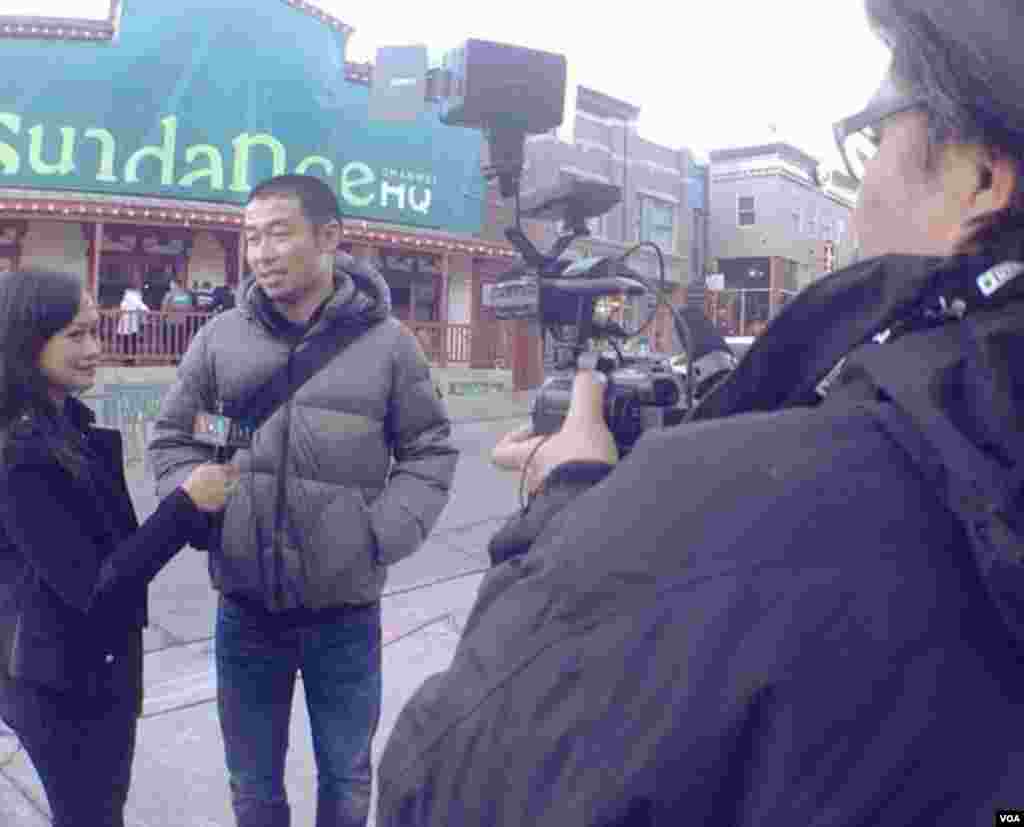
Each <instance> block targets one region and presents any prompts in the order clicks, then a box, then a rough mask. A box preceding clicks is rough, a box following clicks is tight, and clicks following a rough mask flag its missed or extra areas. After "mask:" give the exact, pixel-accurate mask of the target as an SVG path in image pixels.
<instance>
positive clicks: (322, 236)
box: [317, 219, 341, 255]
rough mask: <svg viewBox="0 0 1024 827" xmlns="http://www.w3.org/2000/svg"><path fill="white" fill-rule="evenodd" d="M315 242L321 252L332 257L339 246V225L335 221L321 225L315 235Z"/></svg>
mask: <svg viewBox="0 0 1024 827" xmlns="http://www.w3.org/2000/svg"><path fill="white" fill-rule="evenodd" d="M317 241H318V243H319V245H320V250H321V251H322V252H324V253H331V254H332V255H333V254H334V253H336V252H337V250H338V245H339V244H341V223H340V222H339V221H338V220H337V219H331V220H330V221H328V222H327V223H326V224H323V225H322V226H321V227H320V229H319V231H318V233H317Z"/></svg>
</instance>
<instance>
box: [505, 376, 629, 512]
mask: <svg viewBox="0 0 1024 827" xmlns="http://www.w3.org/2000/svg"><path fill="white" fill-rule="evenodd" d="M606 384H607V380H606V379H605V377H604V375H603V374H601V373H598V372H597V371H593V370H582V371H578V372H577V374H576V377H575V379H574V380H573V385H572V400H571V401H570V403H569V412H568V413H567V414H566V417H565V422H563V423H562V428H561V430H559V431H558V433H556V434H553V435H551V436H550V437H544V436H534V435H533V432H532V430H531V429H530V427H529V426H526V427H525V428H520V429H519V430H518V431H513V432H512V433H510V434H506V435H505V437H503V438H502V440H501V441H500V442H499V443H498V444H497V445H496V446H495V447H494V450H493V451H492V452H491V461H492V462H493V463H494V464H495V465H496V466H498V467H499V468H506V469H508V470H512V471H521V470H522V469H523V468H524V467H525V466H526V463H527V462H529V467H528V468H527V470H526V487H527V490H528V491H530V492H531V493H533V492H534V491H536V490H537V489H538V488H539V487H540V485H541V483H543V482H544V480H545V479H546V478H547V475H548V474H550V473H551V471H553V470H554V469H555V468H556V467H557V466H559V465H561V464H562V463H565V462H579V461H582V460H587V461H597V462H607V463H609V464H613V465H614V464H615V463H616V462H618V460H619V449H618V448H617V447H616V445H615V437H613V436H612V432H611V431H609V430H608V425H607V424H606V423H605V421H604V391H605V385H606ZM541 443H543V444H541ZM538 445H540V447H539V448H538V447H537V446H538ZM535 450H536V453H534V451H535ZM531 454H533V458H532V459H531V458H530V456H531Z"/></svg>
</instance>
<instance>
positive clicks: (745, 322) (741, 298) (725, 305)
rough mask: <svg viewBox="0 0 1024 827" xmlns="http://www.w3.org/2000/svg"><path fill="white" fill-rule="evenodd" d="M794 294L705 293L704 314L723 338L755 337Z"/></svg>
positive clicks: (780, 292) (725, 291)
mask: <svg viewBox="0 0 1024 827" xmlns="http://www.w3.org/2000/svg"><path fill="white" fill-rule="evenodd" d="M795 295H796V293H795V292H794V291H792V290H769V289H763V288H762V289H751V290H709V291H708V292H706V293H705V294H704V312H705V313H706V314H707V317H708V318H709V319H710V320H711V321H712V323H713V324H714V325H715V327H717V328H718V330H719V331H720V332H721V333H722V335H723V336H757V335H759V334H760V333H761V332H762V331H763V330H764V329H765V328H766V327H767V326H768V322H769V321H771V320H772V319H773V318H775V315H776V314H777V313H778V312H779V310H781V309H782V307H783V306H784V305H785V304H786V302H788V301H789V300H790V299H791V298H793V296H795Z"/></svg>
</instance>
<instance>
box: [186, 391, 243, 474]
mask: <svg viewBox="0 0 1024 827" xmlns="http://www.w3.org/2000/svg"><path fill="white" fill-rule="evenodd" d="M221 409H222V410H223V405H222V406H221ZM192 436H193V438H194V439H195V440H196V441H197V442H202V443H204V444H206V445H212V446H213V448H214V458H215V460H216V461H217V462H220V463H223V462H227V461H228V460H229V459H230V458H231V455H232V454H233V453H234V452H235V451H237V450H238V449H240V448H248V447H249V446H250V445H252V431H251V430H250V429H249V428H247V427H245V426H244V425H243V424H242V423H240V422H238V421H237V420H234V419H232V418H231V417H229V416H225V415H224V414H223V413H211V412H209V411H200V412H199V413H197V414H196V417H195V419H194V420H193V422H192Z"/></svg>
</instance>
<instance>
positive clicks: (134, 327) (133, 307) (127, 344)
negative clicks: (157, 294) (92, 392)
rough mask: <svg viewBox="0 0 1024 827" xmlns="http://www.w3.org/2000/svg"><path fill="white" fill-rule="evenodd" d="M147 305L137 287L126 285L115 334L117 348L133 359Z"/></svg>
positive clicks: (136, 350) (137, 348)
mask: <svg viewBox="0 0 1024 827" xmlns="http://www.w3.org/2000/svg"><path fill="white" fill-rule="evenodd" d="M148 312H149V307H148V306H147V304H146V303H145V302H144V301H143V300H142V292H141V291H140V290H139V288H138V287H134V286H132V287H126V288H125V290H124V296H122V298H121V314H120V315H119V316H118V319H117V336H118V339H119V342H120V346H119V348H118V350H119V351H120V352H121V353H123V354H124V355H125V356H127V357H128V358H129V359H132V360H134V358H135V356H136V354H137V353H138V350H139V334H140V333H141V332H142V326H143V323H144V322H145V318H146V317H145V314H146V313H148Z"/></svg>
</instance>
